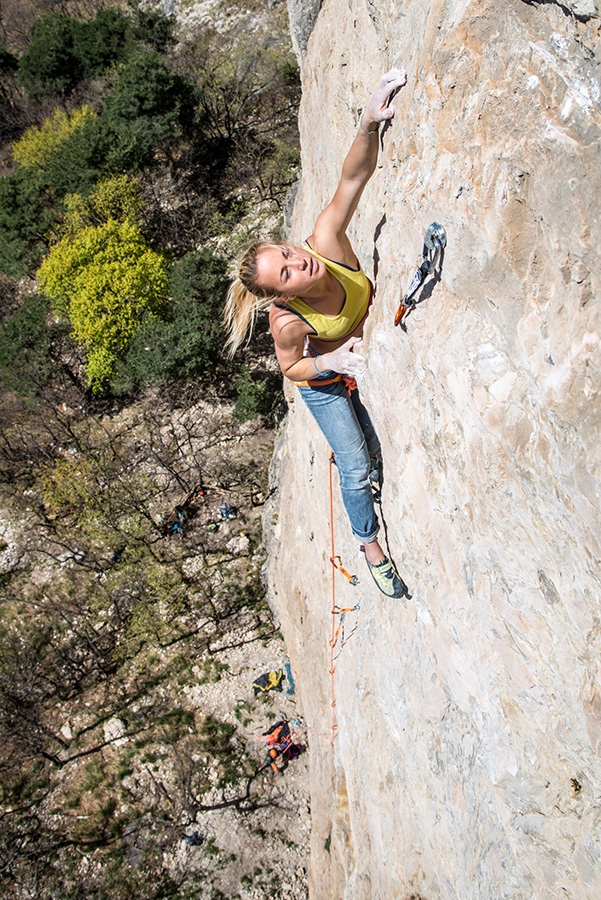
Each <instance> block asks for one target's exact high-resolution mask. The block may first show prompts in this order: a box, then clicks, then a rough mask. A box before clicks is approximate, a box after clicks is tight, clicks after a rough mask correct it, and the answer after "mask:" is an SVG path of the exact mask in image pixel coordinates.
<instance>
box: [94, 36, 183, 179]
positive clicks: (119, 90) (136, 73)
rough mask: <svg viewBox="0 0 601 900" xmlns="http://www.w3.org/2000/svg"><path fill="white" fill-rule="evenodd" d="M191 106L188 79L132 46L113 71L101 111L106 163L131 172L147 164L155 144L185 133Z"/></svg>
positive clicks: (151, 158) (152, 156)
mask: <svg viewBox="0 0 601 900" xmlns="http://www.w3.org/2000/svg"><path fill="white" fill-rule="evenodd" d="M195 106H196V95H195V89H194V86H193V85H192V83H191V82H189V81H187V80H186V79H185V78H182V77H181V76H180V75H176V74H174V73H173V72H172V71H171V70H170V69H169V67H168V66H167V64H166V63H165V62H164V60H163V59H161V57H160V56H159V55H158V53H155V52H153V51H147V50H139V51H137V52H136V53H135V54H134V55H133V56H132V57H131V58H130V59H129V60H128V61H127V63H126V64H125V65H124V66H123V68H122V69H121V71H120V72H119V75H118V76H117V78H116V80H115V86H114V93H113V94H112V96H110V97H109V98H108V99H107V101H106V106H105V111H104V115H103V116H102V126H103V128H104V130H105V133H106V134H107V136H109V138H110V139H109V141H108V153H107V160H106V164H107V167H108V168H110V169H111V170H112V171H121V172H123V171H126V172H136V171H138V170H139V169H141V168H143V167H144V166H147V165H149V164H151V163H152V161H153V159H154V151H155V148H156V147H158V146H159V145H162V146H169V145H171V144H172V143H173V141H174V139H175V140H177V139H179V138H180V137H181V136H182V134H184V133H189V132H191V130H192V126H193V121H194V112H195Z"/></svg>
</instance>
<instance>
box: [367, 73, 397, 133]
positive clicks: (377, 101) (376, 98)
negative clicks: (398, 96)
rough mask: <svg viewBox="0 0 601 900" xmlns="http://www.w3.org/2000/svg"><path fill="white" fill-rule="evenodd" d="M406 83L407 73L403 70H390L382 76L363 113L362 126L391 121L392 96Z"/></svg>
mask: <svg viewBox="0 0 601 900" xmlns="http://www.w3.org/2000/svg"><path fill="white" fill-rule="evenodd" d="M406 82H407V73H406V72H405V70H404V69H391V70H390V72H386V74H385V75H382V77H381V78H380V81H379V83H378V86H377V88H376V89H375V91H374V94H373V97H372V98H371V100H370V101H369V103H368V104H367V106H366V107H365V109H364V111H363V116H362V119H363V125H364V127H367V125H371V124H372V123H374V124H375V123H379V122H385V121H386V120H387V119H392V117H393V116H394V109H393V108H392V107H391V106H390V105H389V104H390V101H391V99H392V95H393V94H395V93H396V91H398V90H399V88H402V87H403V85H404V84H406Z"/></svg>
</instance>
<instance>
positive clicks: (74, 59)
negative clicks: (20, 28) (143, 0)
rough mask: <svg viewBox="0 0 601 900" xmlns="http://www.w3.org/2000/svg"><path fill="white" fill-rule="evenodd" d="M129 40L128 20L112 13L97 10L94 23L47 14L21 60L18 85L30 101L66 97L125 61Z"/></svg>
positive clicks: (130, 39)
mask: <svg viewBox="0 0 601 900" xmlns="http://www.w3.org/2000/svg"><path fill="white" fill-rule="evenodd" d="M132 39H133V34H132V28H131V23H130V20H129V19H128V18H127V17H126V16H124V15H123V14H122V13H120V12H119V11H118V10H116V9H101V10H99V12H98V13H97V15H96V17H95V18H94V19H90V20H88V21H83V22H82V21H80V20H78V19H73V18H71V17H70V16H67V15H64V14H63V13H56V12H51V13H47V15H45V16H42V18H41V19H39V20H38V22H37V23H36V27H35V31H34V34H33V37H32V39H31V42H30V44H29V46H28V48H27V50H26V51H25V53H24V54H23V56H22V57H21V60H20V64H19V78H20V80H21V84H22V85H23V87H24V88H25V90H26V91H27V93H28V94H29V96H30V97H34V98H35V97H41V96H43V95H44V94H65V93H69V92H70V91H72V90H73V88H74V87H75V86H76V85H77V84H78V83H79V82H80V81H82V80H89V79H91V78H95V77H97V76H98V75H101V74H102V73H103V72H104V71H105V70H106V69H107V68H108V67H109V66H111V65H113V64H114V63H116V62H119V61H121V60H123V59H125V58H126V56H127V54H128V52H129V51H130V46H131V43H132Z"/></svg>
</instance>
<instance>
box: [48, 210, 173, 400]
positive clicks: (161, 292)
mask: <svg viewBox="0 0 601 900" xmlns="http://www.w3.org/2000/svg"><path fill="white" fill-rule="evenodd" d="M38 277H39V279H40V283H41V286H42V289H43V290H44V291H45V292H46V293H47V294H48V296H49V297H51V298H52V299H53V300H54V301H55V309H56V310H57V312H58V313H59V315H60V314H63V315H66V316H67V317H68V318H69V320H70V322H71V324H72V326H73V336H74V338H75V340H77V341H78V342H79V343H80V344H82V345H83V346H84V347H85V349H86V352H87V357H88V362H87V369H86V373H87V380H88V383H89V385H90V386H91V387H92V390H93V391H95V392H97V391H99V390H101V389H102V388H103V386H104V385H105V383H106V381H107V379H109V378H110V377H111V375H112V374H113V371H114V368H115V365H116V362H117V359H118V357H119V356H120V355H121V354H122V353H123V352H124V351H125V350H126V349H127V347H128V346H129V344H130V343H131V340H132V338H133V337H134V335H135V333H136V331H137V329H138V327H139V324H140V321H141V318H142V317H143V315H144V314H145V313H147V314H150V315H160V314H161V313H162V312H164V310H165V301H166V296H167V286H168V264H167V261H166V259H165V258H164V257H163V256H161V254H159V253H156V252H155V251H154V250H151V249H150V247H149V246H148V244H147V243H146V241H145V239H144V237H143V236H142V234H141V232H140V230H139V229H138V228H137V227H136V226H135V225H132V224H130V223H129V222H116V221H115V220H113V219H110V220H109V221H108V222H107V223H106V224H104V225H100V226H98V227H97V228H94V227H89V228H84V230H83V231H81V232H80V234H79V235H77V237H75V238H73V239H69V238H68V237H65V238H63V239H62V240H61V241H59V243H58V244H56V245H55V246H54V247H53V248H52V250H51V252H50V254H49V256H48V257H47V258H46V259H45V260H44V262H43V263H42V265H41V266H40V269H39V272H38Z"/></svg>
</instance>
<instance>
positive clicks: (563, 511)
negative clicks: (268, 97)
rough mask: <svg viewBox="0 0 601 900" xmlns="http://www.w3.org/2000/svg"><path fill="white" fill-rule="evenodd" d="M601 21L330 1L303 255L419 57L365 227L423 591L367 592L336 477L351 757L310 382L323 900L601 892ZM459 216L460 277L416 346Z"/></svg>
mask: <svg viewBox="0 0 601 900" xmlns="http://www.w3.org/2000/svg"><path fill="white" fill-rule="evenodd" d="M572 13H573V14H572ZM600 25H601V22H600V19H599V6H598V5H595V3H594V2H593V0H576V2H571V3H567V2H566V3H564V4H563V5H559V4H553V3H541V4H537V3H534V2H530V3H526V2H522V0H505V2H494V3H493V2H485V0H474V2H469V0H439V2H424V0H395V2H390V0H369V2H361V0H348V2H341V0H325V3H324V4H323V7H322V9H321V12H320V13H319V16H318V18H317V21H316V24H315V27H314V29H313V32H312V34H311V36H310V38H309V40H308V45H307V50H306V55H305V56H304V60H303V67H302V74H303V92H304V93H303V103H302V110H301V132H302V149H303V180H302V184H301V186H300V189H299V193H298V198H297V202H296V207H295V212H294V217H293V222H292V229H291V238H292V239H293V240H295V241H297V242H300V241H301V240H302V239H303V238H304V237H305V236H306V235H307V234H309V233H310V231H311V227H312V224H313V222H314V219H315V217H316V215H317V213H318V212H319V211H320V210H321V209H322V208H323V206H324V205H325V204H326V203H327V202H328V201H329V199H330V197H331V195H332V192H333V190H334V188H335V186H336V183H337V180H338V176H339V170H340V164H341V161H342V159H343V156H344V154H345V152H346V150H347V149H348V147H349V145H350V142H351V140H352V138H353V136H354V133H355V131H356V128H357V127H358V121H359V115H360V111H361V108H362V106H363V105H364V104H365V102H366V101H367V99H368V97H369V94H370V91H371V90H372V88H373V86H374V84H375V82H376V80H377V78H378V76H379V75H380V74H381V72H383V71H385V70H386V69H388V68H389V67H390V66H392V65H395V64H397V65H404V66H405V67H406V69H407V72H408V83H407V86H406V88H404V90H403V91H402V92H401V94H400V95H399V96H398V98H397V100H396V102H395V108H396V118H395V120H394V124H393V125H392V127H390V128H387V129H386V130H385V132H384V134H383V137H382V143H383V149H382V153H381V157H380V164H379V167H378V170H377V171H376V174H375V175H374V178H373V180H372V181H371V183H370V184H369V186H368V188H367V189H366V191H365V194H364V198H363V200H362V203H361V206H360V210H359V212H358V214H357V215H356V217H355V219H354V221H353V223H352V225H351V229H350V235H351V239H352V241H353V243H354V246H355V248H356V251H357V254H358V256H359V258H360V260H361V261H362V264H363V266H364V268H365V269H366V270H367V272H368V274H369V275H370V276H372V277H373V278H374V279H375V282H376V289H377V296H376V301H375V305H374V307H373V311H372V313H371V315H370V317H369V320H368V325H367V328H366V334H365V342H364V354H365V357H366V360H367V373H366V375H365V376H364V378H363V380H362V385H361V387H362V389H363V396H364V399H365V401H366V403H367V405H368V406H369V408H370V410H371V412H372V416H373V420H374V423H375V425H376V428H377V430H378V433H379V435H380V439H381V441H382V444H383V449H384V464H385V485H384V499H383V520H384V522H385V525H386V528H385V531H384V532H383V536H384V537H385V538H387V541H388V545H389V549H390V553H391V554H392V556H393V558H394V559H395V560H396V562H397V564H398V566H399V568H400V570H401V572H402V574H403V576H404V578H405V580H406V581H407V583H408V585H409V587H410V591H411V594H412V596H411V599H405V600H403V601H390V600H387V599H386V598H384V597H383V596H381V595H379V593H378V592H377V591H376V590H375V588H374V587H373V586H372V584H371V583H370V578H369V575H368V573H367V571H366V569H365V563H364V561H363V559H362V558H361V554H359V553H358V551H357V546H356V543H355V542H354V541H353V539H352V537H351V535H350V532H349V528H348V525H347V522H346V518H345V515H344V512H343V510H342V507H341V502H340V496H339V493H338V490H337V486H336V483H335V491H334V505H335V515H334V519H335V529H336V553H337V554H339V555H340V556H341V558H342V562H343V565H344V566H345V568H346V569H348V570H349V571H350V572H351V573H353V574H354V573H356V574H358V575H359V578H360V584H359V585H358V586H357V587H352V586H351V585H350V584H349V583H348V582H347V581H346V579H345V578H344V577H343V576H341V575H340V574H337V575H336V581H335V584H336V599H335V602H336V603H337V604H338V605H339V606H340V607H343V608H344V607H352V606H354V605H355V604H356V603H357V602H359V603H360V609H359V610H357V611H355V612H352V613H347V614H346V618H345V620H344V635H345V639H346V643H345V645H344V647H343V648H342V649H341V637H342V635H340V636H339V640H338V644H337V647H336V649H335V654H338V653H339V651H340V655H339V656H338V658H337V660H336V663H335V665H336V672H335V694H336V707H335V715H336V721H337V725H338V728H337V734H336V738H335V742H334V748H333V749H332V747H331V744H330V737H331V713H332V708H331V677H330V673H329V668H330V648H329V645H328V642H329V640H330V633H331V632H330V629H331V615H330V610H331V603H332V600H331V580H330V568H331V567H330V563H329V558H330V555H331V551H330V532H329V512H328V475H329V471H328V470H329V463H328V448H327V447H326V444H325V442H324V440H323V439H322V438H321V436H320V434H319V433H318V432H317V429H316V427H315V426H314V425H313V423H312V421H311V419H310V417H309V416H308V414H307V413H306V411H305V410H304V408H303V406H302V405H301V401H300V399H295V396H294V393H293V392H292V391H291V392H290V398H291V412H290V416H289V419H288V422H287V426H286V429H285V432H284V433H283V436H282V439H281V442H280V444H279V447H278V450H277V452H276V456H275V459H274V465H273V483H274V486H275V488H276V492H275V494H274V499H273V504H272V506H271V508H270V510H269V511H268V514H267V516H266V522H267V525H268V527H269V529H270V538H269V553H270V559H269V563H268V568H267V576H268V580H269V583H270V591H271V599H272V602H273V604H274V606H275V608H276V610H277V614H278V617H279V619H280V621H281V623H282V626H283V629H284V633H285V637H286V642H287V646H288V649H289V652H290V654H291V657H292V661H293V669H294V670H295V672H296V677H297V684H298V689H299V692H300V694H301V697H302V702H303V706H304V711H305V715H306V718H307V720H308V723H309V726H310V742H311V768H312V814H313V838H312V851H313V863H312V897H313V898H314V900H329V898H332V900H340V898H342V897H344V898H345V900H372V898H373V900H406V898H409V897H412V896H414V897H419V898H424V900H437V898H457V900H466V898H477V900H487V898H490V900H501V898H511V900H516V898H528V900H535V898H536V900H549V898H559V897H562V898H565V900H598V898H599V897H601V757H600V753H601V653H600V651H601V622H600V614H601V578H600V573H599V562H600V559H601V547H600V524H599V523H600V515H599V506H600V496H601V490H600V474H601V442H600V440H599V428H600V422H601V415H600V414H601V408H600V407H601V398H600V395H599V383H600V374H601V353H600V350H599V335H600V322H599V293H600V276H601V272H600V264H599V257H600V250H599V248H600V247H601V224H600V222H601V190H600V188H601V165H600V163H601V159H600V152H599V139H600V135H601V111H600V84H599V71H600V69H599V58H600V55H601V40H600V37H601V34H600ZM434 220H435V221H438V222H440V223H442V224H443V225H444V227H445V229H446V231H447V235H448V246H447V249H446V253H445V257H444V261H443V266H442V274H441V280H440V282H439V283H437V284H435V285H434V286H433V290H432V291H431V295H430V296H429V297H428V298H427V299H425V300H424V302H423V303H421V304H420V305H418V307H417V309H416V311H415V312H414V313H413V314H411V315H410V316H409V317H408V319H407V334H404V333H403V332H402V331H401V330H400V328H395V327H394V325H393V318H394V313H395V311H396V307H397V305H398V303H399V300H400V298H401V296H402V295H403V293H404V292H405V290H406V288H407V286H408V284H409V282H410V280H411V278H412V276H413V273H414V271H415V269H416V267H417V265H418V264H419V263H420V262H421V249H422V240H423V235H424V232H425V229H426V227H427V226H428V225H429V224H430V223H431V222H432V221H434ZM334 482H336V475H335V473H334Z"/></svg>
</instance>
